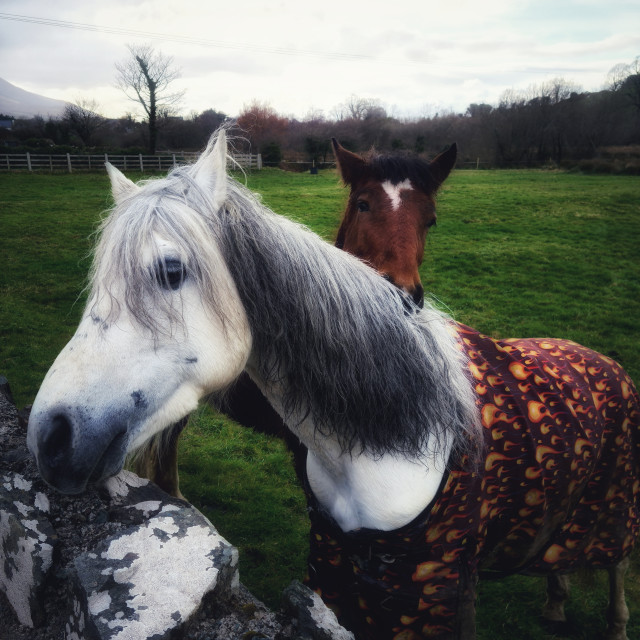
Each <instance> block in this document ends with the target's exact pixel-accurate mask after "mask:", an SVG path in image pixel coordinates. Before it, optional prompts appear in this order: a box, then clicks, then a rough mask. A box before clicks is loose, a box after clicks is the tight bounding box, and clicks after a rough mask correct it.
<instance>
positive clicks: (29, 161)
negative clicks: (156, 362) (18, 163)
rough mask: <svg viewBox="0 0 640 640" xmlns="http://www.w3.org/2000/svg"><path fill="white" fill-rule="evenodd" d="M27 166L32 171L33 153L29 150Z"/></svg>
mask: <svg viewBox="0 0 640 640" xmlns="http://www.w3.org/2000/svg"><path fill="white" fill-rule="evenodd" d="M27 168H28V169H29V171H32V169H31V154H30V153H29V152H28V151H27Z"/></svg>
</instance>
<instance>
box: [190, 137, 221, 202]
mask: <svg viewBox="0 0 640 640" xmlns="http://www.w3.org/2000/svg"><path fill="white" fill-rule="evenodd" d="M193 169H194V177H195V180H196V182H198V184H200V185H201V186H202V187H205V188H207V189H212V190H213V202H214V206H215V210H216V211H217V210H218V209H219V208H220V207H221V206H222V205H223V203H224V201H225V200H226V199H227V134H226V132H225V130H224V129H220V130H219V131H218V132H217V134H214V135H213V136H212V137H211V139H210V140H209V144H208V145H207V148H206V149H205V150H204V152H203V153H202V155H201V156H200V157H199V158H198V161H197V162H196V163H195V165H194V166H193Z"/></svg>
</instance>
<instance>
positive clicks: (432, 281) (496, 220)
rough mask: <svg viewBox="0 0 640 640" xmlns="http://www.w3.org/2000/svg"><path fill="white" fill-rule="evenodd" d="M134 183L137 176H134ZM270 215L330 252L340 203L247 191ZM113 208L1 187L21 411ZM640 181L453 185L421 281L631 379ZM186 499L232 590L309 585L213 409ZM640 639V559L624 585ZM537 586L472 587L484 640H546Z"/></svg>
mask: <svg viewBox="0 0 640 640" xmlns="http://www.w3.org/2000/svg"><path fill="white" fill-rule="evenodd" d="M132 177H133V178H134V179H136V176H135V174H134V175H132ZM248 185H249V187H250V188H252V189H254V190H256V191H258V192H260V193H261V194H262V195H263V199H264V201H265V202H266V203H267V204H268V205H269V206H271V207H272V208H273V209H275V210H276V211H278V212H279V213H282V214H284V215H288V216H290V217H292V218H295V219H296V220H298V221H301V222H303V223H306V224H308V225H309V226H310V227H311V228H313V229H314V230H315V231H317V232H318V233H320V234H321V235H323V237H325V238H327V239H328V240H331V239H332V238H333V235H334V233H335V230H336V228H337V225H338V221H339V218H340V214H341V211H342V207H343V205H344V202H345V200H346V192H345V190H344V189H343V188H342V187H340V186H339V183H338V180H337V177H336V175H335V173H334V172H322V173H321V174H320V175H319V176H310V175H309V174H289V173H284V172H281V171H278V170H265V171H263V172H261V173H254V174H251V175H249V177H248ZM108 205H109V197H108V183H107V179H106V177H105V176H103V175H94V174H77V175H71V176H69V175H40V174H34V175H26V174H0V251H1V252H2V253H1V255H2V256H3V266H2V269H1V270H0V373H2V374H4V375H6V376H7V377H8V378H9V380H10V382H11V385H12V389H13V391H14V395H15V396H16V399H17V401H18V404H19V405H24V404H27V403H30V402H32V401H33V398H34V396H35V393H36V392H37V389H38V386H39V384H40V382H41V380H42V378H43V376H44V374H45V372H46V370H47V369H48V367H49V366H50V364H51V362H52V361H53V359H54V357H55V356H56V355H57V353H58V352H59V351H60V349H61V348H62V346H63V345H64V344H65V343H66V341H67V340H68V339H69V337H70V336H71V334H72V333H73V331H74V329H75V325H76V323H77V321H78V318H79V315H80V312H81V309H82V287H83V285H84V282H85V276H86V273H87V270H88V266H89V261H88V260H87V258H86V256H87V253H88V251H89V248H90V246H91V241H90V239H89V236H90V234H91V233H92V231H93V230H94V229H95V227H96V225H97V223H98V220H99V217H100V212H101V211H103V210H104V209H105V208H106V207H107V206H108ZM639 247H640V182H639V181H638V179H637V178H636V177H625V176H583V175H579V174H568V173H559V172H558V173H557V172H543V171H501V172H500V171H486V172H485V171H480V172H478V171H468V172H466V171H465V172H457V173H455V174H454V175H453V176H452V177H451V178H450V179H449V181H448V182H447V183H446V184H445V187H444V188H443V190H442V192H441V194H440V197H439V205H438V226H437V228H436V229H434V230H433V231H431V232H430V234H429V238H428V241H427V248H426V252H425V261H424V263H423V265H422V268H421V274H422V278H423V281H424V284H425V288H426V289H427V290H428V291H431V292H432V293H433V295H434V296H436V297H437V298H438V300H439V301H440V303H441V304H442V305H443V306H444V307H446V308H448V309H449V311H450V312H451V313H452V314H453V315H454V317H455V318H456V319H458V320H460V321H462V322H466V323H468V324H470V325H472V326H475V327H477V328H478V329H480V330H482V331H485V332H487V333H489V334H491V335H494V336H534V335H535V336H543V335H544V336H556V337H566V338H571V339H573V340H576V341H578V342H580V343H582V344H585V345H587V346H589V347H592V348H595V349H597V350H599V351H602V352H604V353H607V354H613V355H614V356H615V357H616V359H618V360H619V361H620V362H621V363H622V364H623V365H624V366H625V367H626V369H627V370H628V371H629V373H630V374H631V376H632V377H633V378H634V379H635V380H636V381H638V380H640V329H639V328H638V320H639V318H640V249H639ZM180 468H181V482H182V490H183V492H184V493H185V495H186V496H188V497H189V498H190V499H191V500H192V501H193V502H194V503H195V504H196V505H197V506H198V507H199V508H201V509H202V510H203V512H204V513H205V514H206V515H207V516H208V517H209V518H210V519H211V520H212V521H213V522H214V523H215V524H216V526H217V527H218V528H219V529H220V531H221V532H222V533H223V534H224V535H225V536H227V537H228V538H229V540H231V541H232V542H233V543H234V544H236V545H237V546H239V548H240V551H241V556H240V558H241V564H240V571H241V578H242V580H243V582H245V584H247V585H248V586H249V588H250V589H251V590H253V591H254V593H256V595H258V596H259V597H261V598H264V599H265V600H266V601H267V602H269V603H270V604H271V605H277V603H278V599H279V594H280V592H281V590H282V588H283V587H284V586H286V584H288V583H289V581H290V580H291V579H293V578H301V577H302V576H303V574H304V570H305V549H306V546H307V535H308V525H307V520H306V512H305V507H304V498H303V496H302V492H301V491H300V489H299V488H298V487H297V485H296V482H295V477H294V473H293V470H292V466H291V463H290V459H289V456H288V453H287V452H286V450H285V448H284V446H283V444H282V443H281V442H280V441H277V440H274V439H270V438H267V437H264V436H261V435H258V434H255V433H253V432H250V431H249V430H247V429H243V428H241V427H238V426H237V425H234V424H233V423H231V422H230V421H228V420H226V419H225V418H223V417H221V416H218V415H216V414H215V413H213V412H212V411H211V410H209V409H202V410H201V411H199V412H198V415H197V416H195V417H194V418H193V419H192V421H191V423H190V425H189V427H188V429H187V430H186V432H185V435H184V436H183V438H182V440H181V452H180ZM575 583H576V588H575V590H574V595H573V598H572V600H571V601H570V603H569V605H568V613H569V617H570V621H571V623H572V624H571V633H570V635H569V636H567V637H570V638H572V639H576V640H577V639H580V640H588V639H595V638H599V637H601V632H602V629H603V628H604V617H603V614H604V603H605V602H606V598H607V591H606V581H605V580H604V577H603V576H599V575H596V577H589V576H578V577H577V578H576V579H575ZM627 589H628V603H629V606H630V609H631V615H632V618H631V624H630V627H629V637H630V638H640V558H639V554H638V553H636V554H635V555H634V565H633V569H632V571H631V573H630V577H629V579H628V581H627ZM543 600H544V582H543V581H541V580H539V579H534V578H528V577H523V576H513V577H511V578H508V579H506V580H499V581H494V582H482V583H481V585H480V588H479V600H478V626H479V638H480V640H487V639H489V638H491V640H501V639H504V640H507V639H509V640H512V639H513V638H518V639H519V640H520V639H522V640H526V639H536V640H537V639H540V638H544V639H548V640H550V639H551V638H554V637H560V636H554V635H551V634H545V633H544V631H543V629H542V627H541V626H540V623H539V621H538V612H539V610H540V606H541V604H542V602H543Z"/></svg>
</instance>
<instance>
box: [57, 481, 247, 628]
mask: <svg viewBox="0 0 640 640" xmlns="http://www.w3.org/2000/svg"><path fill="white" fill-rule="evenodd" d="M110 484H111V485H112V486H111V489H110V492H113V495H114V496H115V497H116V499H118V500H120V501H123V500H124V499H126V498H131V497H136V495H137V496H138V497H140V496H139V493H140V489H141V488H142V487H144V486H146V481H142V480H141V479H140V478H138V477H137V476H135V475H134V474H131V473H129V472H124V473H123V474H121V475H120V476H119V477H116V478H115V479H112V481H110ZM158 491H160V490H159V489H158ZM129 506H130V507H131V510H132V511H133V512H140V513H145V514H147V518H146V520H145V521H144V522H143V523H141V524H139V525H137V526H132V527H129V528H127V529H124V530H123V531H122V532H120V533H118V534H117V535H115V536H112V537H110V538H108V539H106V540H103V541H101V542H100V543H99V544H98V545H97V546H96V547H95V548H94V549H92V550H90V551H87V552H86V553H84V554H82V555H81V556H79V557H77V558H76V559H75V562H74V567H75V573H76V576H75V582H76V589H75V599H76V601H75V602H74V614H73V622H72V624H71V625H70V627H71V629H72V630H73V631H74V632H76V633H78V636H79V637H82V636H81V635H80V633H83V634H84V637H85V638H87V640H89V638H90V639H91V640H93V639H94V638H95V639H96V640H98V639H99V640H107V639H108V640H120V639H124V638H154V640H163V639H165V638H170V637H173V636H174V635H175V633H176V632H177V630H178V629H179V628H181V627H184V626H185V625H187V624H188V623H189V621H190V620H191V619H192V617H193V616H194V615H195V614H196V613H197V612H198V610H199V608H200V607H201V606H202V602H203V600H204V599H205V598H208V597H212V596H213V595H214V594H215V595H217V596H219V597H229V595H230V594H231V593H232V592H233V590H235V589H237V588H238V584H239V580H238V570H237V564H238V552H237V550H236V549H235V547H233V546H232V545H230V544H229V543H228V542H227V541H226V540H225V539H224V538H223V537H222V536H221V535H220V534H219V533H218V532H217V531H216V529H215V527H214V526H213V525H212V524H211V523H210V522H209V521H208V520H207V519H206V518H205V517H204V516H203V515H202V514H201V513H200V512H198V511H197V510H196V509H194V508H193V507H191V506H189V505H187V504H186V503H182V504H181V505H177V504H170V503H169V504H167V503H165V502H163V501H157V500H144V501H143V502H140V503H134V504H132V505H129ZM123 509H125V507H124V505H123V506H121V511H122V510H123ZM125 512H126V510H125ZM151 514H153V515H151ZM68 636H70V634H69V633H68Z"/></svg>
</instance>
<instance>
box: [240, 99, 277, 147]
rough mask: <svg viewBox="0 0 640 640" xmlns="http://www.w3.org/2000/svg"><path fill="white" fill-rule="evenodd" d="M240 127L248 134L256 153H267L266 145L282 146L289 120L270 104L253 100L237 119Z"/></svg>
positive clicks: (245, 106)
mask: <svg viewBox="0 0 640 640" xmlns="http://www.w3.org/2000/svg"><path fill="white" fill-rule="evenodd" d="M236 121H237V123H238V126H239V127H240V128H241V129H242V130H243V131H244V132H245V133H246V135H247V137H248V138H249V140H250V141H251V145H252V147H253V149H255V151H256V153H262V154H263V155H264V153H265V145H267V144H268V143H276V144H278V145H280V143H281V142H282V136H283V134H284V132H285V130H286V128H287V124H288V120H287V118H285V117H284V116H281V115H278V112H277V111H276V110H275V109H274V108H273V107H272V106H271V105H270V104H269V103H268V102H260V101H259V100H253V101H252V102H251V103H249V104H248V105H244V107H243V108H242V111H241V112H240V114H239V115H238V118H237V120H236Z"/></svg>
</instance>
